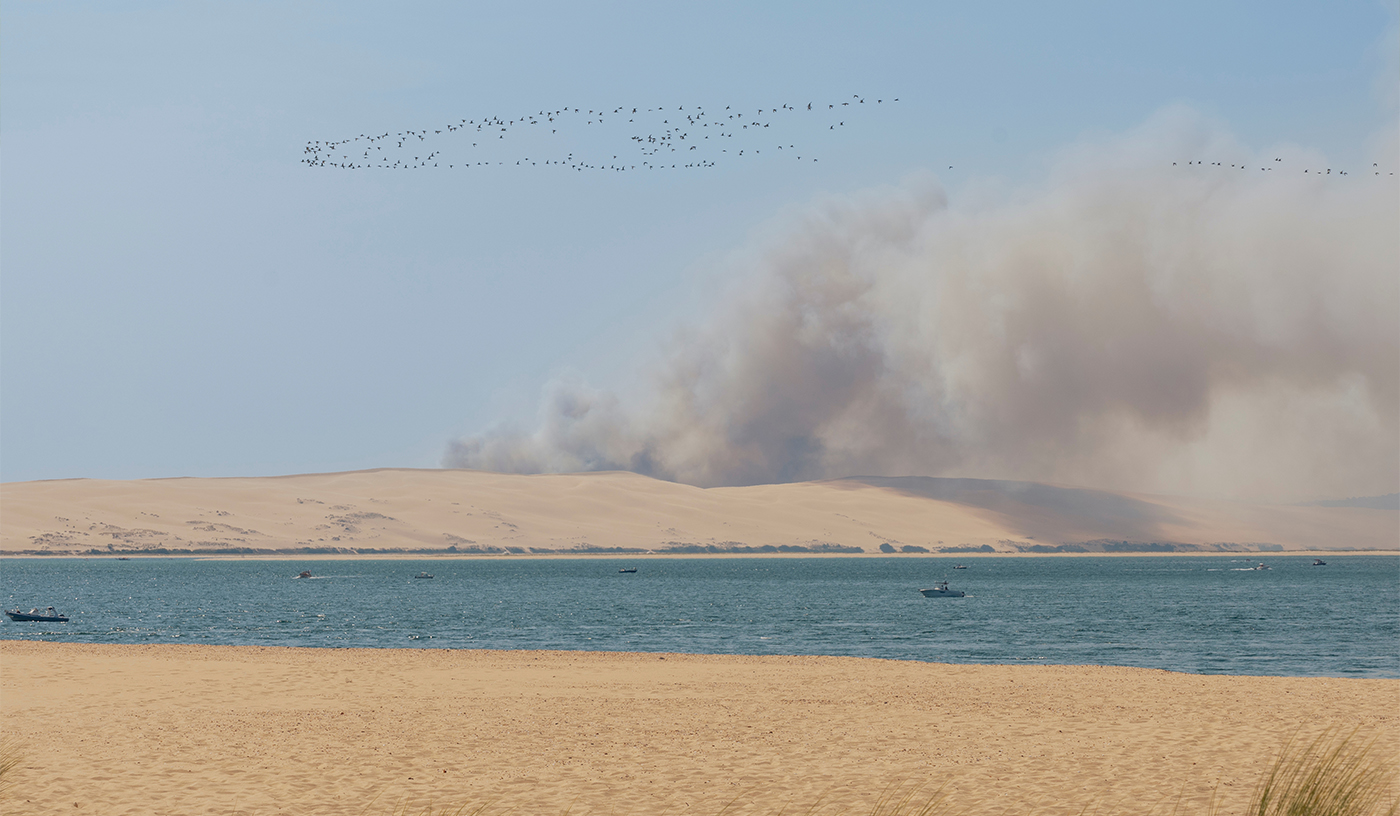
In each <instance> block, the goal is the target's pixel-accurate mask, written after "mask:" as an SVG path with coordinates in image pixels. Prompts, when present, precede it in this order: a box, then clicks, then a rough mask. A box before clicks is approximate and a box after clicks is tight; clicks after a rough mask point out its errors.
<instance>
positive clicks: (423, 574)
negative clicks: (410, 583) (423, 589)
mask: <svg viewBox="0 0 1400 816" xmlns="http://www.w3.org/2000/svg"><path fill="white" fill-rule="evenodd" d="M413 577H414V578H431V577H433V574H432V573H431V572H420V573H418V574H417V575H415V576H413Z"/></svg>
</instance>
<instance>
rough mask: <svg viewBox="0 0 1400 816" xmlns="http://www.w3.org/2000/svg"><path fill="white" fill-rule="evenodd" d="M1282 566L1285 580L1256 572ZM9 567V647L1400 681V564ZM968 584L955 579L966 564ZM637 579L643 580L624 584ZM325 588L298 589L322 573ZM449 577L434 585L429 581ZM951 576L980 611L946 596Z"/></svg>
mask: <svg viewBox="0 0 1400 816" xmlns="http://www.w3.org/2000/svg"><path fill="white" fill-rule="evenodd" d="M1260 558H1263V560H1264V562H1265V563H1266V564H1267V566H1268V567H1269V569H1267V570H1256V569H1253V567H1254V566H1255V565H1257V564H1258V563H1260ZM1327 560H1328V564H1327V565H1326V566H1313V565H1312V561H1313V559H1312V558H1311V557H1300V556H1280V555H1267V556H1249V557H1246V556H1239V557H1220V556H1213V557H1205V556H1197V557H1193V556H1153V557H1108V558H1098V557H1073V558H1014V557H1007V558H997V557H980V558H968V559H964V560H961V561H959V560H958V559H955V558H938V557H900V556H892V557H888V558H883V557H858V558H758V557H741V558H694V559H684V558H664V559H648V558H637V559H613V558H601V557H587V558H577V559H558V558H548V559H545V558H541V559H538V560H533V559H515V558H512V559H505V558H502V559H497V560H492V559H454V560H448V559H432V560H346V561H319V560H318V561H307V562H297V561H267V560H251V559H250V560H197V559H192V558H145V557H135V558H132V559H130V560H127V561H119V560H117V559H115V558H96V559H66V558H27V559H4V560H3V561H0V598H3V601H4V604H5V608H6V609H15V608H20V609H23V610H28V609H29V608H31V607H35V606H38V607H46V606H51V605H52V606H54V607H56V608H58V609H59V610H60V611H61V612H63V613H64V614H67V615H69V616H70V617H71V620H70V621H69V622H68V623H57V624H54V623H12V622H9V621H8V619H6V620H5V621H4V622H3V623H0V638H3V639H34V640H51V641H63V642H74V643H217V644H258V645H276V646H313V647H352V646H353V647H371V648H401V647H430V648H452V649H571V650H599V651H635V652H690V653H705V654H776V655H850V656H858V657H878V658H891V659H897V660H920V661H930V662H942V663H1032V664H1035V663H1044V664H1050V663H1054V664H1075V665H1113V666H1140V667H1147V668H1158V669H1168V670H1171V671H1181V672H1194V673H1203V674H1241V675H1287V676H1305V675H1306V676H1333V677H1400V557H1396V556H1344V555H1336V556H1330V557H1328V559H1327ZM959 563H961V564H964V565H966V567H967V569H954V567H955V565H957V564H959ZM631 567H636V568H637V572H635V573H620V572H619V569H622V568H631ZM303 569H306V570H309V571H311V572H312V573H313V577H311V578H297V577H296V576H297V574H298V573H299V572H300V571H301V570H303ZM424 571H426V572H429V573H431V574H432V575H433V576H434V577H433V578H432V579H420V578H415V576H416V575H417V574H418V573H419V572H424ZM944 578H947V579H949V580H950V581H951V586H952V588H953V589H956V590H963V591H965V592H966V593H967V597H964V598H925V597H923V596H922V595H921V594H920V593H919V590H920V589H921V588H924V587H928V586H932V585H933V583H934V582H935V581H938V580H941V579H944Z"/></svg>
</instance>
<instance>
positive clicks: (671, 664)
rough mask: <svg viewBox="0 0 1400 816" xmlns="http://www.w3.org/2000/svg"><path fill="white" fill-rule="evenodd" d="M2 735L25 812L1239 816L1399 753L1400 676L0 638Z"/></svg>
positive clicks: (17, 802)
mask: <svg viewBox="0 0 1400 816" xmlns="http://www.w3.org/2000/svg"><path fill="white" fill-rule="evenodd" d="M0 723H3V732H4V735H5V737H6V738H7V739H11V740H14V741H16V743H17V744H18V745H20V746H22V749H23V750H22V757H21V761H20V764H19V767H18V769H17V770H16V771H15V772H14V775H13V780H14V782H15V787H14V789H13V792H12V793H11V795H10V798H9V800H8V801H6V802H5V812H14V813H28V814H51V813H100V814H105V815H106V816H118V815H119V814H277V813H286V814H362V813H371V814H372V813H389V812H390V810H391V809H392V808H393V807H394V806H395V805H398V806H411V807H413V808H421V807H423V806H426V805H428V804H429V803H431V804H433V805H434V806H439V807H440V806H443V805H462V804H467V805H482V804H487V803H490V804H491V807H490V809H489V810H487V811H486V812H487V813H505V812H506V811H507V810H509V809H510V808H512V807H514V808H516V809H515V810H514V811H512V812H514V813H517V814H562V813H564V812H566V811H567V812H569V813H571V814H575V815H577V814H590V813H591V814H603V813H608V814H656V813H676V814H718V813H719V812H720V811H721V810H722V809H723V808H724V807H725V805H726V804H728V803H731V802H734V801H735V800H736V799H737V803H736V804H735V805H734V806H733V807H731V808H730V809H729V810H727V811H724V812H725V813H727V814H731V816H733V815H734V814H750V813H776V812H777V811H778V810H779V809H780V808H782V807H784V806H785V805H786V806H787V807H788V811H787V812H788V813H793V812H796V813H806V812H808V810H807V808H809V807H811V806H812V805H813V804H816V803H818V802H820V803H822V807H821V810H820V811H818V812H821V813H831V812H848V813H852V814H865V813H869V812H870V808H871V806H872V804H873V803H874V801H875V799H876V798H877V797H878V796H879V795H880V793H881V792H882V791H883V790H885V789H886V787H887V786H888V785H890V784H891V783H894V782H896V781H898V780H904V781H905V782H906V783H909V784H913V783H922V784H925V785H927V786H928V788H927V789H928V790H929V791H932V790H933V789H935V788H937V787H938V786H940V785H946V787H945V788H944V790H945V792H946V794H947V802H948V803H949V805H950V808H949V810H948V811H947V812H950V813H959V812H965V813H976V814H1000V813H1007V814H1011V813H1016V814H1026V813H1036V814H1071V813H1080V812H1088V813H1092V812H1096V810H1095V808H1098V810H1097V812H1101V813H1111V812H1122V813H1145V812H1147V811H1148V810H1150V809H1151V808H1153V807H1154V806H1155V807H1157V808H1158V811H1159V812H1162V813H1169V812H1172V807H1173V806H1175V803H1176V802H1177V798H1178V796H1180V797H1181V799H1180V809H1179V810H1178V811H1177V813H1178V814H1180V815H1181V816H1185V815H1186V814H1192V813H1204V812H1205V810H1206V806H1207V803H1208V802H1209V801H1210V798H1211V796H1212V789H1218V798H1219V801H1220V802H1222V803H1223V804H1225V805H1226V807H1225V808H1224V810H1223V811H1222V812H1223V813H1240V812H1241V811H1242V808H1243V804H1244V802H1245V800H1247V798H1248V796H1249V793H1250V791H1251V789H1252V787H1253V785H1254V784H1255V782H1256V781H1257V780H1258V778H1259V776H1260V775H1261V773H1262V772H1263V771H1264V770H1265V768H1266V767H1267V766H1268V764H1269V763H1270V762H1271V760H1272V758H1273V757H1274V755H1275V753H1276V751H1277V750H1278V749H1279V747H1280V746H1281V744H1282V743H1283V742H1284V740H1286V739H1287V738H1288V737H1290V736H1291V735H1294V734H1299V733H1301V734H1302V735H1304V736H1307V735H1312V734H1316V733H1318V732H1320V731H1322V730H1323V729H1326V728H1328V727H1340V728H1348V729H1349V728H1352V727H1355V726H1360V727H1362V728H1363V729H1365V731H1366V732H1367V733H1370V734H1373V735H1376V736H1378V737H1379V739H1380V740H1381V748H1382V750H1383V751H1384V752H1385V754H1386V755H1387V756H1390V757H1395V756H1397V755H1400V680H1362V679H1330V678H1278V677H1228V676H1198V675H1187V674H1174V673H1170V672H1163V671H1156V670H1147V669H1133V668H1104V667H1066V666H965V665H938V664H925V663H913V662H901V661H885V660H870V659H859V658H839V657H744V656H698V655H675V654H668V655H657V654H633V653H597V652H495V651H447V650H364V649H289V648H280V647H278V648H262V647H231V646H183V645H180V646H177V645H152V646H108V645H78V644H51V643H38V642H22V641H0ZM1300 729H1301V730H1300ZM376 797H377V798H376ZM371 803H373V804H372V805H371ZM367 806H369V808H368V810H367V809H366V808H367ZM1086 806H1087V808H1088V810H1085V808H1086ZM413 812H415V813H418V812H420V811H419V810H414V811H413Z"/></svg>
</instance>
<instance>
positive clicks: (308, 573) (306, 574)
mask: <svg viewBox="0 0 1400 816" xmlns="http://www.w3.org/2000/svg"><path fill="white" fill-rule="evenodd" d="M297 577H298V578H310V577H311V570H302V571H301V574H300V575H298V576H297Z"/></svg>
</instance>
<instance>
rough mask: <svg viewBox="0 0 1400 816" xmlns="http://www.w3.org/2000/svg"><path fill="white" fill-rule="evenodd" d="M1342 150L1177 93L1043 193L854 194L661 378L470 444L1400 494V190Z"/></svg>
mask: <svg viewBox="0 0 1400 816" xmlns="http://www.w3.org/2000/svg"><path fill="white" fill-rule="evenodd" d="M1383 141H1384V142H1385V143H1384V144H1382V146H1381V147H1382V150H1381V155H1383V156H1386V157H1389V159H1388V161H1387V160H1384V159H1383V160H1382V162H1383V164H1389V165H1391V166H1390V167H1388V168H1383V169H1385V170H1386V171H1387V172H1388V171H1390V170H1394V169H1395V168H1394V167H1393V165H1394V156H1395V155H1396V147H1395V144H1394V142H1395V139H1394V136H1393V134H1392V135H1391V136H1389V137H1387V138H1386V139H1384V140H1383ZM1275 158H1282V159H1283V161H1280V162H1275V161H1274V159H1275ZM1199 160H1204V161H1206V162H1207V164H1205V165H1198V164H1194V163H1193V164H1190V165H1188V164H1187V162H1196V161H1199ZM1174 161H1175V162H1177V164H1176V165H1175V166H1173V164H1172V163H1173V162H1174ZM1209 162H1220V165H1219V166H1217V165H1214V164H1209ZM1369 163H1370V162H1369V161H1368V162H1367V164H1369ZM1231 165H1239V166H1243V167H1244V168H1245V169H1238V168H1237V167H1231ZM1263 167H1268V168H1269V169H1267V170H1262V169H1260V168H1263ZM1326 167H1328V165H1327V163H1326V161H1325V160H1324V159H1322V158H1321V157H1319V156H1317V155H1315V154H1312V153H1309V152H1307V151H1304V150H1301V149H1298V148H1277V149H1271V150H1270V151H1269V152H1267V153H1264V154H1262V155H1254V154H1251V152H1250V151H1248V150H1246V149H1245V148H1243V147H1241V146H1240V145H1238V144H1237V143H1236V142H1235V141H1234V140H1233V139H1232V138H1231V137H1230V136H1229V135H1228V134H1227V133H1225V132H1223V131H1222V130H1221V129H1219V128H1218V127H1214V126H1212V125H1211V124H1210V123H1207V122H1204V121H1203V120H1201V119H1200V118H1199V117H1197V116H1195V115H1194V114H1192V113H1190V112H1189V111H1182V110H1175V111H1168V112H1166V113H1163V114H1161V115H1159V116H1157V117H1155V118H1154V119H1153V120H1151V121H1150V122H1148V123H1147V124H1145V125H1144V126H1142V127H1141V128H1139V129H1138V130H1136V131H1134V132H1131V133H1129V134H1126V135H1125V136H1121V137H1118V138H1115V139H1111V140H1105V141H1102V142H1099V143H1094V144H1082V145H1079V146H1077V147H1076V148H1075V149H1074V150H1072V151H1069V152H1068V153H1067V154H1066V155H1065V156H1064V158H1063V159H1062V160H1061V161H1060V162H1059V164H1058V165H1057V166H1056V167H1055V169H1054V171H1053V173H1052V174H1051V180H1050V181H1049V182H1047V183H1046V184H1045V185H1044V186H1043V187H1041V188H1039V189H1036V190H1033V191H1023V192H1020V193H1017V194H1011V195H1001V196H1000V197H998V198H997V199H996V200H994V201H992V200H988V201H986V202H983V203H973V204H961V203H960V204H953V205H950V204H949V202H948V199H947V197H946V195H945V194H944V193H943V191H942V190H941V188H939V187H938V185H937V184H936V183H934V182H932V181H929V180H922V181H915V182H911V183H910V184H907V185H905V186H904V187H902V188H900V189H897V190H886V191H881V192H876V193H870V194H866V195H863V196H857V197H855V198H852V199H849V200H842V201H833V202H827V203H825V204H823V205H820V206H817V207H815V208H813V209H812V210H811V211H810V213H809V214H808V215H807V216H806V217H805V218H804V219H803V220H802V221H801V222H800V223H798V224H796V225H795V226H793V227H792V228H791V229H789V230H788V231H787V232H786V237H785V238H784V239H783V240H781V241H778V242H776V243H774V244H772V245H770V246H767V247H764V248H762V249H761V250H758V251H755V252H754V253H752V254H751V258H752V260H751V261H750V264H751V268H748V269H743V270H737V271H739V272H743V273H744V274H742V275H737V276H736V277H740V278H742V279H744V280H746V281H748V282H747V283H746V284H744V285H743V286H741V287H737V288H735V289H734V290H733V291H732V293H731V297H730V298H729V299H728V300H727V301H726V302H724V303H723V304H722V305H719V306H718V307H717V308H716V309H715V311H714V315H713V317H712V318H711V319H710V320H709V321H708V322H707V323H706V324H705V325H704V326H702V327H700V328H698V329H693V330H690V331H688V332H684V333H681V334H680V335H679V338H678V340H677V341H676V342H675V343H674V344H673V345H674V349H673V351H672V352H671V353H670V354H669V355H667V356H666V357H665V359H664V360H663V361H662V362H661V364H660V365H659V368H658V371H657V373H656V375H655V376H654V378H653V379H652V383H653V387H652V389H651V390H650V392H649V393H646V394H644V395H641V396H639V397H637V398H635V399H629V400H625V401H624V400H622V399H619V398H618V397H615V396H613V395H610V394H605V393H599V392H596V391H593V390H590V389H589V388H587V387H584V386H578V385H563V384H556V385H555V386H553V387H552V388H551V390H550V392H549V394H548V396H547V399H546V401H545V404H544V406H543V407H542V409H541V415H540V420H539V425H538V427H537V428H535V429H533V430H511V429H500V430H497V431H494V432H490V433H486V434H484V435H481V436H478V437H474V438H470V439H465V440H459V441H455V442H453V443H452V444H451V446H450V448H449V450H448V452H447V454H446V456H445V459H444V463H445V464H446V465H447V466H450V467H469V468H478V469H485V470H494V471H505V472H515V473H522V472H524V473H529V472H550V471H583V470H608V469H622V470H632V471H637V472H640V473H645V474H648V475H652V476H657V477H660V478H664V479H670V480H675V481H680V482H686V483H690V484H696V485H702V486H713V485H739V484H755V483H768V482H786V481H796V480H807V479H819V478H829V477H839V476H848V475H854V474H863V475H904V474H918V475H931V476H942V475H955V476H978V477H988V478H1002V479H1026V480H1038V481H1054V482H1061V483H1073V484H1080V485H1087V486H1097V487H1108V488H1117V489H1125V490H1142V491H1156V492H1181V493H1196V494H1208V495H1216V496H1229V497H1239V498H1256V499H1258V498H1263V499H1275V500H1293V499H1302V498H1319V497H1327V496H1348V495H1370V494H1378V493H1390V492H1394V491H1395V490H1396V487H1397V484H1400V446H1397V427H1398V426H1400V409H1398V406H1400V229H1397V224H1400V207H1397V203H1398V202H1400V194H1397V185H1396V181H1395V178H1396V177H1395V176H1386V175H1384V174H1382V175H1380V176H1374V175H1372V174H1371V172H1370V169H1369V168H1368V169H1367V170H1366V171H1365V172H1363V171H1361V170H1360V169H1359V168H1358V169H1357V170H1356V171H1355V172H1352V173H1350V174H1349V175H1345V176H1340V175H1337V170H1336V169H1334V170H1333V175H1331V176H1329V175H1327V174H1326V173H1325V172H1324V173H1323V175H1321V176H1318V175H1317V174H1316V172H1309V173H1304V172H1303V170H1304V169H1309V170H1312V169H1314V168H1326ZM969 197H970V198H975V197H976V194H975V193H973V194H969ZM984 197H985V198H988V199H991V196H990V195H988V196H984Z"/></svg>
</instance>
